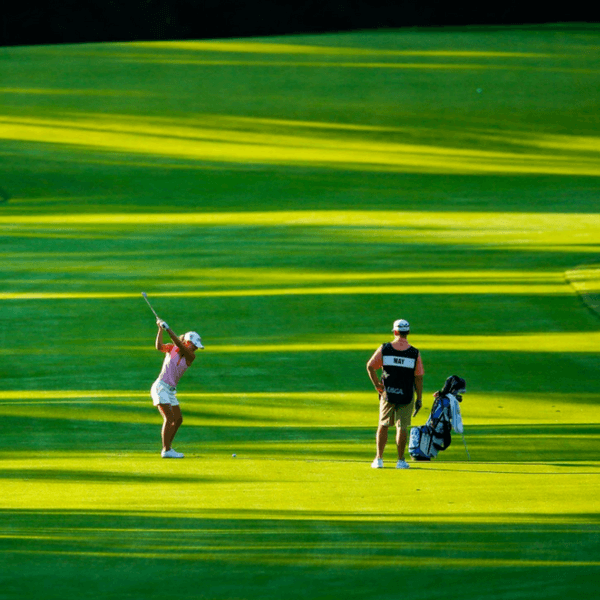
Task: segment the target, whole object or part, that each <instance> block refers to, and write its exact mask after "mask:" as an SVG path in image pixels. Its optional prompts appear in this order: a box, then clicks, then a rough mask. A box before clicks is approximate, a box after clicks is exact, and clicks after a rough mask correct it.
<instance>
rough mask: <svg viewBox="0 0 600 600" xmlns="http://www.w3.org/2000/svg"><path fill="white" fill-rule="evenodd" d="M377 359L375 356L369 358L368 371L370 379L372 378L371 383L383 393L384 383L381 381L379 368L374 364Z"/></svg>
mask: <svg viewBox="0 0 600 600" xmlns="http://www.w3.org/2000/svg"><path fill="white" fill-rule="evenodd" d="M374 363H375V360H374V357H371V359H370V360H369V362H367V373H368V374H369V379H370V380H371V383H372V384H373V387H374V388H375V389H376V390H377V391H378V392H379V393H380V394H382V393H383V389H384V388H383V383H381V381H380V380H379V377H378V375H377V369H376V368H375V366H374Z"/></svg>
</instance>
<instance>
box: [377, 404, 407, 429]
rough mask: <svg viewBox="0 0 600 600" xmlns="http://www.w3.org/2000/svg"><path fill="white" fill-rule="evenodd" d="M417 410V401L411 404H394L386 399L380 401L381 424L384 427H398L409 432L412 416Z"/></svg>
mask: <svg viewBox="0 0 600 600" xmlns="http://www.w3.org/2000/svg"><path fill="white" fill-rule="evenodd" d="M414 409H415V401H414V399H413V401H412V402H411V403H410V404H392V403H391V402H388V401H387V400H386V399H385V398H381V400H379V424H380V425H383V426H384V427H392V426H393V425H396V427H398V428H400V429H404V430H408V429H409V427H410V423H411V419H412V414H413V411H414Z"/></svg>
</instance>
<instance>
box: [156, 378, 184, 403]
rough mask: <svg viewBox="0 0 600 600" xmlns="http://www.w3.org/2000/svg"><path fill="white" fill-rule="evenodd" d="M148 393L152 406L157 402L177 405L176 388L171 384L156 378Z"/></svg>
mask: <svg viewBox="0 0 600 600" xmlns="http://www.w3.org/2000/svg"><path fill="white" fill-rule="evenodd" d="M150 395H151V396H152V402H153V403H154V406H158V405H159V404H170V405H171V406H179V402H178V401H177V389H176V388H174V387H173V386H172V385H169V384H168V383H165V382H164V381H161V380H160V379H157V380H156V381H155V382H154V383H153V384H152V387H151V388H150Z"/></svg>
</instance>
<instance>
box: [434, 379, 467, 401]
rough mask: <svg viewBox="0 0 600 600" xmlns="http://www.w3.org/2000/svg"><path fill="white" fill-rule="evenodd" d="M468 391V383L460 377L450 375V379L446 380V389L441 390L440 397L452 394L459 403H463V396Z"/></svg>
mask: <svg viewBox="0 0 600 600" xmlns="http://www.w3.org/2000/svg"><path fill="white" fill-rule="evenodd" d="M466 391H467V383H466V381H465V380H464V379H463V378H462V377H459V376H458V375H450V377H448V379H446V382H445V383H444V387H443V388H442V389H441V390H440V396H445V395H446V394H452V395H453V396H455V397H456V399H457V400H458V401H459V402H462V394H464V393H465V392H466Z"/></svg>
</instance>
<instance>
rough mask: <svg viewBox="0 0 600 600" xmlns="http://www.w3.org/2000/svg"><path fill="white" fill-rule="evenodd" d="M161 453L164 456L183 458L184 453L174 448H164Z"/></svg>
mask: <svg viewBox="0 0 600 600" xmlns="http://www.w3.org/2000/svg"><path fill="white" fill-rule="evenodd" d="M160 455H161V456H162V457H163V458H183V454H181V452H176V451H175V450H173V448H171V449H170V450H163V451H162V452H161V453H160Z"/></svg>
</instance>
